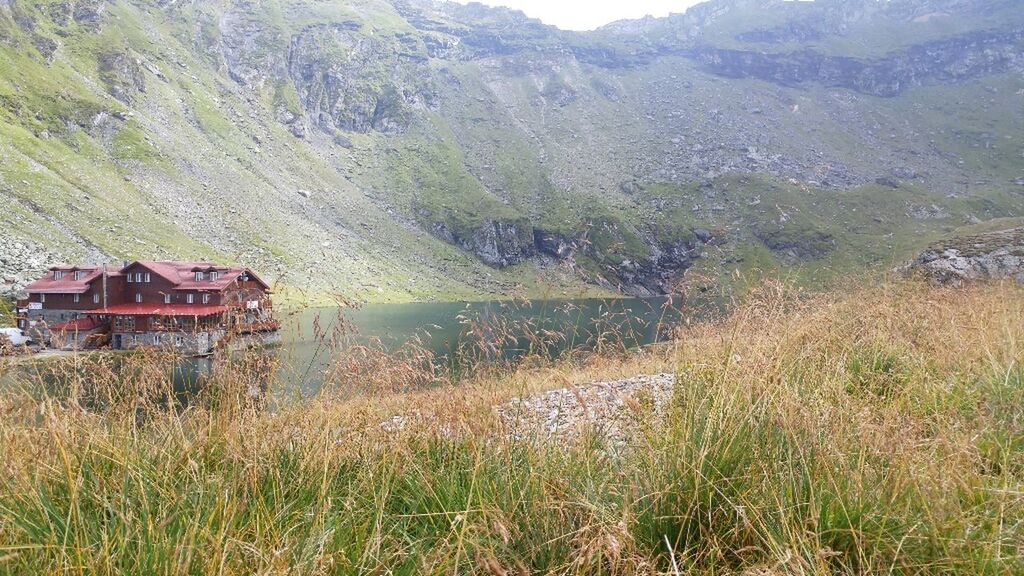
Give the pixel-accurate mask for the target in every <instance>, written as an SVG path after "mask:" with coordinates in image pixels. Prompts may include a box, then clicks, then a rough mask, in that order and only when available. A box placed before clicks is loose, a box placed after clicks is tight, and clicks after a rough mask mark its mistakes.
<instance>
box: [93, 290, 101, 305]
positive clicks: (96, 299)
mask: <svg viewBox="0 0 1024 576" xmlns="http://www.w3.org/2000/svg"><path fill="white" fill-rule="evenodd" d="M92 303H93V304H99V303H100V293H99V292H97V293H95V294H93V295H92Z"/></svg>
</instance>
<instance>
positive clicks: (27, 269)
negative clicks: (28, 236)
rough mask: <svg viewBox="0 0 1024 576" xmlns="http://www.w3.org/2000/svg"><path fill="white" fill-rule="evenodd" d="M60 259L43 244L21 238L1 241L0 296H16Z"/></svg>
mask: <svg viewBox="0 0 1024 576" xmlns="http://www.w3.org/2000/svg"><path fill="white" fill-rule="evenodd" d="M59 261H60V259H59V258H58V257H57V256H56V255H54V254H52V253H50V252H48V251H47V250H46V249H44V248H43V247H42V246H39V245H38V244H36V243H35V242H31V241H28V240H24V239H19V238H4V241H3V242H0V297H15V296H17V295H18V294H19V293H20V292H21V290H22V288H24V287H25V285H26V284H29V283H30V282H33V281H35V280H36V279H37V278H39V277H40V276H41V275H42V274H43V272H45V271H46V270H47V269H48V268H49V267H50V266H52V265H54V264H56V263H58V262H59Z"/></svg>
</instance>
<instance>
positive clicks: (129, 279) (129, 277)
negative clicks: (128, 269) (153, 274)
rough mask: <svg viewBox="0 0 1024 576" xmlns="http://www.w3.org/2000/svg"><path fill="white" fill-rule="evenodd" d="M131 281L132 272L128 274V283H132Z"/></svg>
mask: <svg viewBox="0 0 1024 576" xmlns="http://www.w3.org/2000/svg"><path fill="white" fill-rule="evenodd" d="M131 282H132V275H131V274H129V275H128V283H129V284H131Z"/></svg>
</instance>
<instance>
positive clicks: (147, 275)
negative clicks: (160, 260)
mask: <svg viewBox="0 0 1024 576" xmlns="http://www.w3.org/2000/svg"><path fill="white" fill-rule="evenodd" d="M146 283H147V284H148V283H149V272H146Z"/></svg>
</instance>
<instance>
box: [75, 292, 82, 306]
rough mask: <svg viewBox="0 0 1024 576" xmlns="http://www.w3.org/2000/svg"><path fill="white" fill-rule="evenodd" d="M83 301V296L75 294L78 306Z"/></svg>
mask: <svg viewBox="0 0 1024 576" xmlns="http://www.w3.org/2000/svg"><path fill="white" fill-rule="evenodd" d="M81 301H82V295H81V294H75V304H78V303H79V302H81Z"/></svg>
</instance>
